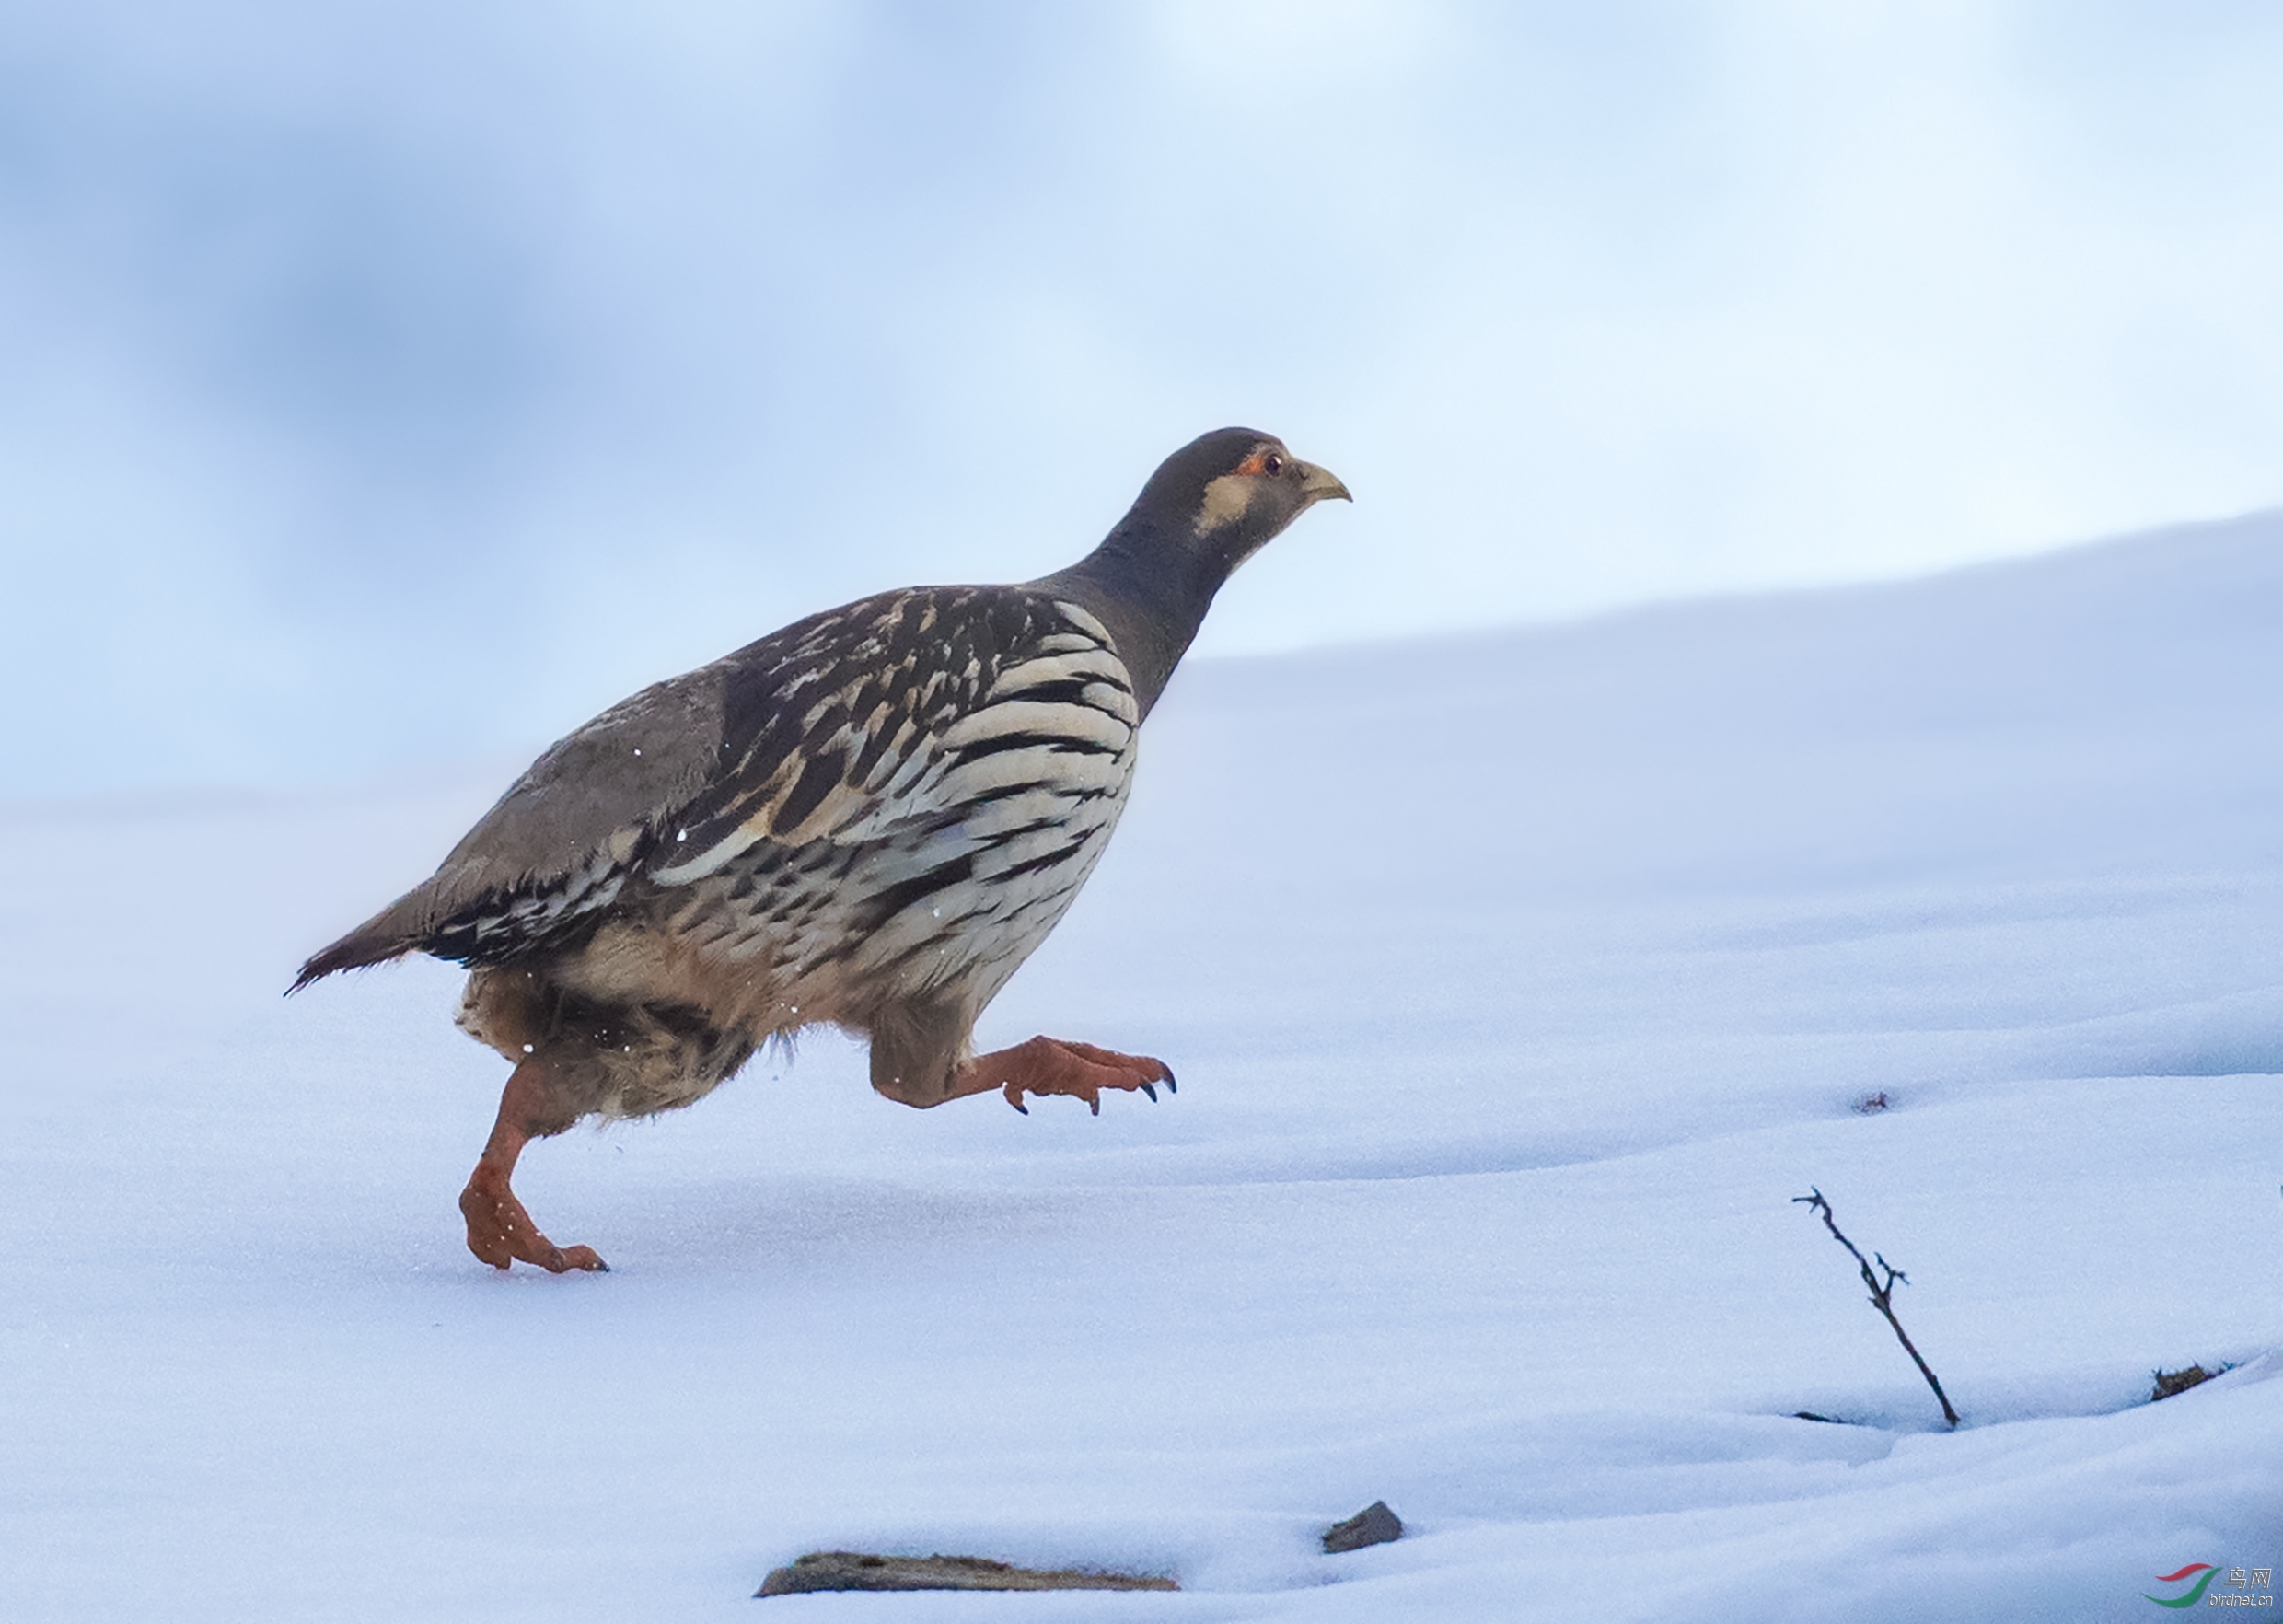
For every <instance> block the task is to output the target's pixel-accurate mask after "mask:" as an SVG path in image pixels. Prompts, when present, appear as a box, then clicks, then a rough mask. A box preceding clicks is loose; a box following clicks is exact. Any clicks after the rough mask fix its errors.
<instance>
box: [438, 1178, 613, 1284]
mask: <svg viewBox="0 0 2283 1624" xmlns="http://www.w3.org/2000/svg"><path fill="white" fill-rule="evenodd" d="M459 1210H460V1215H461V1216H462V1217H464V1218H466V1219H467V1220H468V1249H469V1251H471V1252H473V1253H474V1254H475V1255H476V1256H477V1257H479V1258H481V1259H483V1260H484V1261H485V1262H486V1263H489V1264H490V1265H492V1267H493V1268H494V1269H505V1268H506V1267H507V1266H508V1265H509V1264H511V1263H513V1262H514V1261H515V1260H516V1259H518V1258H520V1259H523V1261H525V1262H526V1263H536V1264H538V1265H539V1267H540V1268H541V1269H544V1270H547V1271H548V1272H549V1273H550V1274H566V1273H568V1272H570V1271H571V1270H574V1269H585V1270H592V1271H595V1272H598V1273H603V1274H608V1273H609V1272H610V1265H609V1264H608V1263H606V1262H604V1261H603V1260H602V1259H601V1258H599V1257H598V1256H597V1255H596V1252H595V1248H594V1247H559V1246H557V1245H556V1244H555V1243H554V1242H553V1241H550V1240H549V1239H548V1238H547V1237H546V1236H545V1235H541V1234H540V1233H539V1225H538V1224H534V1223H532V1222H531V1214H530V1213H528V1212H525V1211H524V1207H523V1203H522V1202H521V1201H518V1200H516V1192H515V1191H514V1190H512V1189H509V1188H508V1187H507V1180H506V1179H505V1178H504V1177H501V1176H499V1175H498V1174H497V1173H496V1172H494V1170H493V1168H492V1167H490V1166H486V1165H483V1164H481V1163H480V1164H478V1166H477V1167H476V1170H475V1172H474V1173H473V1174H472V1175H471V1176H470V1177H469V1180H468V1188H467V1189H463V1190H461V1191H460V1192H459Z"/></svg>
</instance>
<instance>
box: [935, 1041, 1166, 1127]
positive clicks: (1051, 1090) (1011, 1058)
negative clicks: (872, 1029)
mask: <svg viewBox="0 0 2283 1624" xmlns="http://www.w3.org/2000/svg"><path fill="white" fill-rule="evenodd" d="M1160 1083H1163V1084H1164V1085H1165V1088H1166V1090H1167V1092H1169V1093H1172V1092H1177V1090H1176V1087H1175V1084H1174V1080H1173V1068H1172V1067H1170V1066H1168V1065H1167V1064H1166V1063H1165V1061H1161V1060H1153V1059H1151V1058H1150V1057H1149V1056H1148V1055H1145V1054H1120V1053H1118V1051H1117V1050H1114V1049H1097V1048H1095V1046H1094V1045H1093V1044H1091V1043H1073V1042H1072V1041H1070V1040H1069V1039H1068V1038H1032V1039H1031V1040H1030V1041H1029V1042H1028V1043H1018V1044H1016V1045H1015V1046H1014V1048H1013V1049H1001V1050H993V1051H992V1052H991V1053H990V1054H980V1055H977V1056H976V1057H975V1058H974V1059H973V1060H971V1061H968V1063H967V1064H966V1065H964V1066H962V1067H961V1068H960V1069H959V1071H958V1073H957V1074H956V1076H955V1077H953V1079H952V1084H951V1092H950V1094H949V1095H948V1096H946V1097H947V1098H952V1099H956V1098H958V1097H959V1096H962V1095H968V1094H984V1093H988V1092H989V1091H990V1090H991V1089H993V1088H996V1089H999V1090H1000V1091H1001V1092H1002V1093H1003V1094H1005V1096H1007V1103H1008V1104H1009V1105H1011V1106H1013V1107H1014V1108H1015V1109H1016V1110H1018V1111H1021V1112H1023V1113H1024V1114H1026V1115H1028V1114H1029V1111H1030V1108H1029V1107H1028V1106H1026V1105H1025V1104H1024V1103H1023V1096H1024V1095H1026V1094H1039V1095H1046V1094H1069V1095H1075V1096H1077V1097H1078V1098H1080V1099H1083V1100H1084V1101H1085V1102H1086V1106H1087V1108H1088V1109H1090V1110H1092V1111H1093V1112H1094V1114H1095V1116H1097V1117H1098V1116H1100V1115H1101V1114H1102V1090H1104V1089H1105V1088H1124V1089H1129V1090H1131V1089H1137V1088H1138V1089H1140V1090H1141V1092H1142V1093H1144V1094H1146V1095H1148V1096H1150V1097H1151V1098H1152V1099H1155V1098H1156V1097H1157V1085H1158V1084H1160Z"/></svg>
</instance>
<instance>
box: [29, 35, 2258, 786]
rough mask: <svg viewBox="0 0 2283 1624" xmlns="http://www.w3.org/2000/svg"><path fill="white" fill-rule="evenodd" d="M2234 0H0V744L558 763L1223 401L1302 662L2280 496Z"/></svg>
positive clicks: (1106, 500)
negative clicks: (1246, 428)
mask: <svg viewBox="0 0 2283 1624" xmlns="http://www.w3.org/2000/svg"><path fill="white" fill-rule="evenodd" d="M2278 86H2283V9H2278V8H2277V7H2274V6H2268V5H2254V4H2242V5H2199V4H2185V5H2178V6H2156V5H2145V6H2114V5H2111V6H2103V5H2095V4H2074V3H2073V4H2050V5H2043V6H2016V5H1994V4H1993V5H1984V6H1971V5H1953V6H1944V5H1937V4H1912V5H1894V6H1880V5H1830V4H1797V5H1733V6H1717V5H1688V6H1683V5H1623V4H1578V5H1570V6H1494V5H1485V6H1466V5H1445V6H1438V5H1431V4H1423V3H1420V0H1407V3H1404V4H1391V5H1385V6H1373V5H1347V6H1340V5H1325V6H1296V5H1294V6H1271V5H1264V6H1244V5H1231V4H1219V5H1161V6H1053V5H1037V6H917V5H914V6H747V5H725V4H724V5H670V4H666V5H661V4H645V5H643V6H601V5H585V6H579V5H566V4H561V3H549V4H543V5H542V4H538V3H536V0H525V3H499V4H489V5H484V6H468V5H465V4H453V5H410V4H405V5H366V6H353V5H352V6H327V7H322V8H318V7H307V6H288V5H284V4H282V3H270V4H256V3H240V4H230V3H214V4H204V5H201V6H195V7H185V6H180V5H172V4H168V5H149V6H136V5H130V4H110V3H103V0H97V3H88V4H79V5H75V6H52V7H45V8H34V7H16V8H11V9H10V10H9V11H8V12H7V13H6V14H5V15H0V368H4V370H5V372H6V377H7V378H8V387H7V389H6V390H5V391H0V569H5V572H6V573H5V582H6V585H5V592H4V594H0V681H4V682H5V685H6V691H7V692H8V694H9V696H10V697H9V700H8V703H7V722H8V728H9V732H10V735H11V737H12V742H13V744H14V746H15V748H13V749H12V750H10V751H8V752H7V754H6V766H5V768H0V796H6V795H73V794H82V793H89V792H94V791H100V790H106V789H111V788H118V787H122V786H133V785H163V784H169V783H278V782H293V781H307V780H312V779H325V778H334V777H341V776H344V775H347V776H353V775H357V774H363V773H371V772H380V771H396V770H399V769H400V768H402V767H404V766H407V765H409V764H412V763H417V762H421V761H426V760H444V759H454V758H461V757H466V756H469V755H470V754H474V753H480V752H487V751H508V752H513V751H516V750H519V749H523V748H536V747H537V746H539V745H541V744H544V743H545V742H546V741H547V739H548V738H550V737H553V736H554V735H555V734H557V733H560V732H561V731H562V730H563V729H564V728H566V727H568V726H570V725H574V724H575V723H577V722H578V721H580V720H582V719H583V718H584V717H585V716H586V715H587V714H589V713H592V712H593V711H595V710H597V709H598V708H600V707H601V706H602V705H604V704H607V703H608V702H610V701H612V700H613V699H615V698H617V697H619V696H620V694H622V693H624V692H625V691H627V690H631V689H632V688H633V687H636V686H638V685H639V684H641V683H642V682H644V681H647V680H650V679H654V678H656V677H660V676H665V675H667V674H669V673H671V672H672V671H674V670H677V669H679V668H682V667H687V666H689V665H692V664H695V663H697V662H698V661H701V660H703V659H706V658H709V657H711V656H713V655H716V654H719V653H722V652H724V651H725V650H726V649H728V648H730V647H733V646H735V645H736V644H739V643H742V642H745V641H747V639H749V638H751V637H754V636H757V635H759V634H760V633H762V632H767V631H770V630H771V629H772V628H774V627H775V626H777V625H779V624H781V623H782V622H783V621H787V620H789V619H792V618H793V617H794V616H796V615H798V614H800V613H803V612H805V611H806V610H809V609H816V608H820V607H824V606H825V605H827V604H829V603H833V602H837V601H840V600H841V599H844V598H847V597H852V596H855V595H857V594H859V593H862V592H865V591H869V590H874V589H876V588H879V587H883V586H895V585H900V584H903V583H906V582H909V581H913V580H945V579H951V580H965V579H994V578H1013V577H1020V576H1025V575H1029V574H1037V573H1040V572H1042V571H1045V570H1049V569H1052V568H1054V567H1056V566H1058V565H1060V564H1061V563H1067V562H1068V561H1069V560H1070V559H1072V557H1074V556H1076V555H1077V554H1078V553H1079V552H1081V551H1084V549H1085V548H1086V547H1088V546H1090V545H1091V544H1092V542H1093V541H1094V540H1095V539H1096V538H1098V536H1099V535H1100V533H1101V532H1102V531H1103V530H1104V529H1105V528H1107V526H1108V525H1109V524H1110V522H1111V521H1112V520H1114V519H1115V518H1116V517H1117V516H1118V513H1119V512H1120V511H1121V510H1122V509H1123V507H1124V505H1125V504H1126V503H1127V502H1128V501H1129V500H1130V497H1131V495H1132V493H1133V492H1134V490H1135V489H1136V488H1137V487H1138V486H1139V484H1140V482H1141V479H1142V478H1143V477H1144V476H1145V475H1146V474H1147V473H1148V471H1149V470H1150V469H1151V468H1152V467H1153V465H1154V464H1155V462H1156V460H1157V459H1158V458H1160V457H1161V456H1162V455H1163V454H1164V453H1165V452H1166V451H1168V450H1170V449H1171V448H1172V447H1174V446H1176V445H1177V444H1179V443H1180V442H1182V441H1184V440H1186V439H1188V437H1190V436H1191V435H1194V434H1196V433H1198V432H1199V431H1201V430H1203V429H1207V428H1211V427H1215V426H1218V425H1220V424H1223V423H1232V422H1242V423H1252V424H1254V425H1256V426H1258V427H1262V428H1267V429H1270V430H1273V431H1275V432H1277V433H1279V434H1281V435H1284V436H1285V437H1286V438H1287V439H1288V440H1290V441H1291V442H1292V445H1293V446H1294V447H1295V448H1297V449H1298V450H1299V451H1300V452H1301V453H1302V454H1303V455H1305V456H1308V457H1311V458H1315V459H1317V460H1319V461H1322V462H1325V463H1327V464H1328V465H1329V466H1331V467H1332V468H1334V469H1336V470H1338V471H1339V473H1340V474H1342V475H1343V476H1344V477H1345V478H1346V479H1347V480H1348V481H1349V482H1350V485H1352V486H1353V487H1354V489H1355V491H1356V493H1357V495H1358V497H1359V501H1358V502H1357V504H1356V505H1355V506H1354V508H1353V509H1352V510H1350V509H1347V508H1340V509H1337V510H1333V511H1329V512H1326V513H1320V514H1316V515H1313V516H1310V518H1309V519H1308V520H1307V522H1306V523H1305V524H1304V526H1303V527H1302V528H1299V529H1298V530H1296V531H1295V532H1294V533H1293V534H1292V536H1291V537H1289V538H1287V539H1285V540H1283V541H1281V542H1280V543H1279V544H1278V545H1277V546H1276V547H1274V548H1271V549H1270V550H1269V551H1268V552H1267V553H1265V554H1263V555H1262V556H1261V557H1260V558H1259V559H1258V560H1257V561H1256V562H1255V563H1253V564H1251V565H1249V566H1247V568H1246V571H1245V572H1244V573H1243V574H1241V575H1239V577H1238V578H1237V579H1236V581H1235V582H1234V583H1233V584H1232V586H1231V587H1230V588H1229V590H1228V591H1227V592H1226V593H1225V594H1224V595H1223V600H1222V603H1221V604H1220V606H1219V607H1218V608H1217V609H1216V610H1215V614H1214V619H1213V621H1211V623H1210V625H1209V627H1208V631H1207V636H1206V640H1205V644H1204V647H1206V648H1207V649H1209V650H1219V651H1223V652H1228V651H1236V650H1247V649H1267V648H1279V647H1290V646H1295V645H1300V644H1310V643H1320V642H1326V641H1332V640H1353V639H1358V638H1367V637H1377V636H1385V635H1393V634H1408V633H1417V632H1431V631H1434V630H1437V629H1441V628H1448V627H1454V626H1479V625H1487V624H1495V623H1505V622H1512V621H1525V620H1543V619H1547V618H1551V617H1559V616H1568V615H1574V614H1578V613H1582V612H1586V611H1590V610H1593V609H1600V608H1605V607H1609V606H1613V605H1618V604H1623V603H1628V602H1634V601H1639V600H1641V599H1644V598H1651V597H1673V596H1678V595H1684V594H1690V593H1697V592H1703V591H1709V590H1734V589H1748V588H1756V587H1763V586H1777V585H1790V584H1808V583H1816V582H1826V581H1844V580H1858V579H1867V578H1876V577H1881V576H1889V575H1895V574H1909V573H1915V572H1918V571H1921V570H1925V569H1930V568H1934V567H1938V566H1941V565H1942V564H1946V563H1954V562H1958V561H1962V560H1966V559H1973V558H1981V557H1988V556H1994V555H1999V554H2003V553H2009V552H2017V551H2026V550H2032V549H2037V548H2044V547H2049V546H2053V545H2057V544H2060V543H2063V542H2067V541H2069V540H2073V539H2082V538H2087V537H2092V536H2096V535H2101V534H2104V533H2111V532H2115V531H2119V530H2124V529H2127V528H2135V527H2140V526H2146V525H2150V524H2157V523H2162V522H2167V521H2171V520H2174V519H2184V518H2195V517H2203V516H2219V515H2223V514H2231V513H2235V512H2241V511H2243V510H2245V509H2248V508H2253V507H2259V506H2265V505H2273V504H2276V503H2277V502H2278V501H2283V454H2279V453H2278V450H2277V447H2283V94H2278Z"/></svg>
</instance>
